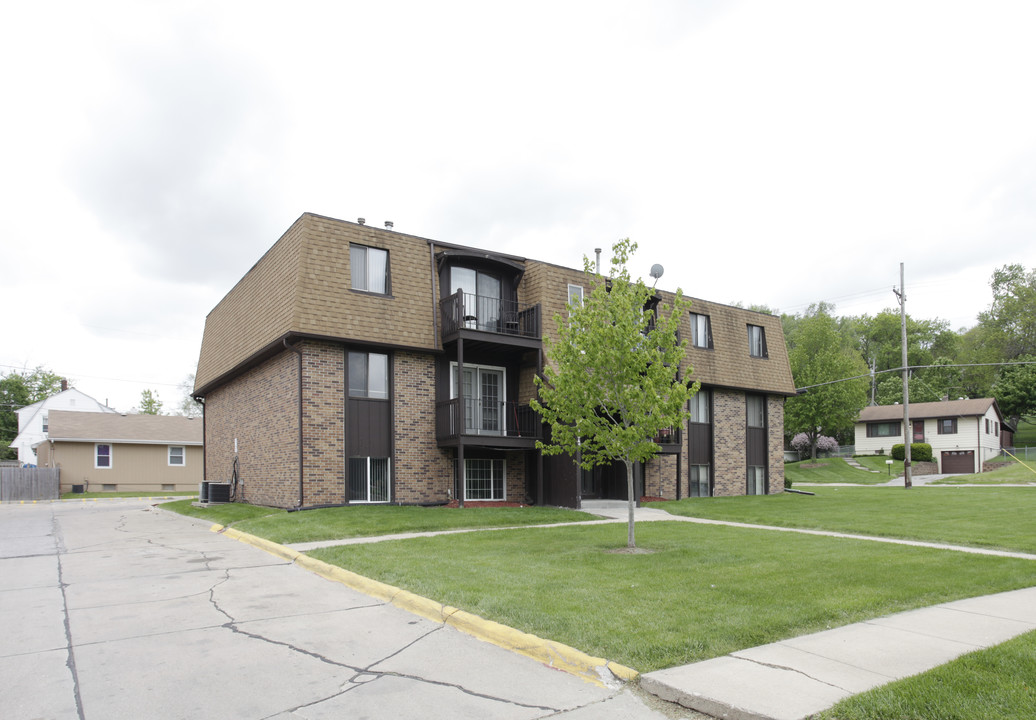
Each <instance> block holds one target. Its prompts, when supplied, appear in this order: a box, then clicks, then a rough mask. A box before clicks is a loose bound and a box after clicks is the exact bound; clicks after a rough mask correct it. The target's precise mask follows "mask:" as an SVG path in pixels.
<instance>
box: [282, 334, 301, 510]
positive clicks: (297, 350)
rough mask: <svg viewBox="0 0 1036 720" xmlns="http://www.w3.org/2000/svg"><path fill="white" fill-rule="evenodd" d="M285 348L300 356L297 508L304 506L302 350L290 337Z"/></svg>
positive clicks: (286, 339)
mask: <svg viewBox="0 0 1036 720" xmlns="http://www.w3.org/2000/svg"><path fill="white" fill-rule="evenodd" d="M283 343H284V348H285V349H286V350H290V351H291V352H293V353H296V354H297V355H298V356H299V388H298V392H299V501H298V503H297V504H296V505H295V507H297V508H301V507H302V500H303V497H302V457H303V455H302V351H301V350H299V349H298V348H297V347H295V346H294V345H289V344H288V338H284V340H283Z"/></svg>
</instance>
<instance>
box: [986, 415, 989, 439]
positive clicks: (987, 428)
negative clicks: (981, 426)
mask: <svg viewBox="0 0 1036 720" xmlns="http://www.w3.org/2000/svg"><path fill="white" fill-rule="evenodd" d="M988 434H989V418H986V435H988Z"/></svg>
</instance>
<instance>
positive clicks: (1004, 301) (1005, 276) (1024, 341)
mask: <svg viewBox="0 0 1036 720" xmlns="http://www.w3.org/2000/svg"><path fill="white" fill-rule="evenodd" d="M989 286H990V288H992V290H993V303H992V304H991V305H990V306H989V309H988V310H987V311H985V312H983V313H979V316H978V319H979V322H980V323H982V325H984V326H985V327H986V328H988V329H989V330H990V331H991V332H990V339H991V340H992V341H994V342H995V343H996V344H997V345H998V348H999V349H1000V353H1001V355H1002V356H1003V357H1004V358H1005V359H1007V360H1013V359H1015V358H1017V357H1020V356H1022V355H1036V269H1034V270H1029V271H1026V269H1025V267H1024V266H1022V265H1018V264H1013V265H1004V266H1003V267H1001V268H997V269H996V270H995V271H994V272H993V277H992V278H991V279H990V281H989Z"/></svg>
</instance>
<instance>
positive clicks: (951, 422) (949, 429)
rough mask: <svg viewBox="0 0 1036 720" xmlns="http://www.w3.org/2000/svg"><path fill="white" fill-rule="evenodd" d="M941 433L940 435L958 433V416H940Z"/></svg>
mask: <svg viewBox="0 0 1036 720" xmlns="http://www.w3.org/2000/svg"><path fill="white" fill-rule="evenodd" d="M939 434H940V435H956V434H957V418H940V419H939Z"/></svg>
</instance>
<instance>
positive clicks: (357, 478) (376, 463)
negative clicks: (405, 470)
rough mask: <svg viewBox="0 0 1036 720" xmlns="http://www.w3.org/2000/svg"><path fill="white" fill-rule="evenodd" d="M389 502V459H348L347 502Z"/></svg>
mask: <svg viewBox="0 0 1036 720" xmlns="http://www.w3.org/2000/svg"><path fill="white" fill-rule="evenodd" d="M388 501H389V459H388V458H372V457H351V458H349V502H355V503H374V502H388Z"/></svg>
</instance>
